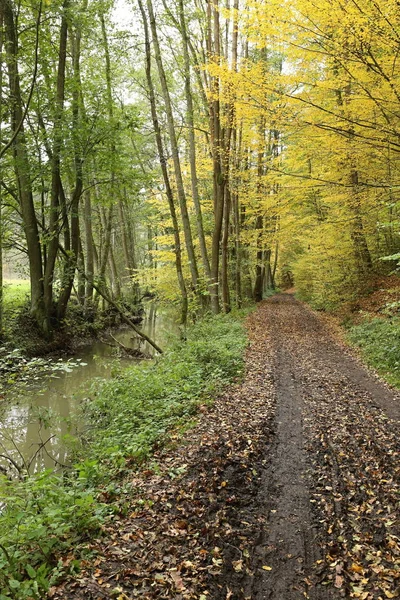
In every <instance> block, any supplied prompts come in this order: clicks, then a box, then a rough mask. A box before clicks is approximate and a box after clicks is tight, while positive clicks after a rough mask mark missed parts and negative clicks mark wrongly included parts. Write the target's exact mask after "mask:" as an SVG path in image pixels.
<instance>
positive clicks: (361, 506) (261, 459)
mask: <svg viewBox="0 0 400 600" xmlns="http://www.w3.org/2000/svg"><path fill="white" fill-rule="evenodd" d="M247 326H248V330H249V335H250V341H251V345H250V347H249V349H248V351H247V355H246V375H245V378H244V381H243V382H242V383H240V384H238V385H236V386H232V387H231V388H229V390H227V392H226V393H225V394H224V395H223V396H222V397H220V398H218V399H217V400H216V402H215V403H214V405H213V407H212V408H208V407H204V408H203V410H202V414H201V417H200V419H199V422H198V424H197V425H196V427H195V428H193V429H192V430H190V431H188V432H186V434H185V436H184V438H183V439H182V438H180V437H179V435H178V434H177V440H176V447H173V446H171V447H170V448H169V449H167V450H160V451H159V452H158V453H156V456H155V461H156V462H157V465H155V464H153V465H149V467H148V468H147V469H146V470H145V471H142V472H141V473H139V474H135V475H134V476H132V478H131V484H132V499H131V506H130V510H129V514H128V516H122V515H120V516H117V517H116V518H115V519H114V520H113V521H112V523H110V524H109V525H108V526H107V528H106V531H105V532H104V536H103V537H101V538H99V539H98V540H94V541H93V543H92V545H91V550H93V551H94V552H96V558H95V559H94V560H93V561H92V562H90V561H87V562H86V563H84V564H83V569H82V571H81V573H80V574H79V576H78V577H77V578H75V579H74V580H72V581H69V582H66V583H64V584H63V585H62V586H61V587H59V588H57V589H56V588H52V590H51V591H50V596H51V597H53V598H56V599H59V600H61V599H63V600H67V599H68V600H72V599H89V600H90V599H106V598H120V599H122V600H126V599H133V598H144V599H153V598H174V599H177V600H181V599H182V600H183V599H197V600H229V599H231V600H245V599H252V600H261V599H270V600H300V599H303V598H310V599H312V600H334V599H336V598H361V599H362V600H375V599H376V600H378V599H382V600H383V599H385V598H396V597H398V596H399V593H400V592H399V561H400V548H399V538H400V524H399V518H400V516H399V475H400V460H399V459H400V435H399V418H400V400H399V394H398V393H397V392H395V391H393V390H392V389H390V388H389V387H388V386H386V385H385V384H384V383H382V382H381V381H380V380H379V379H378V378H377V377H376V376H375V375H374V374H371V373H370V372H368V371H367V370H366V368H365V367H363V366H362V365H360V363H359V362H358V361H357V359H355V358H353V357H352V356H351V354H350V351H349V350H348V349H347V348H346V347H345V346H344V345H343V344H342V343H341V342H339V341H338V340H336V339H334V337H333V336H332V333H331V332H330V331H329V330H328V328H327V327H326V326H325V325H324V323H323V322H322V320H320V319H319V317H318V316H317V315H315V314H314V313H313V312H312V311H310V310H309V309H308V308H306V307H304V306H303V305H302V304H301V303H299V302H297V301H296V300H295V299H294V298H293V297H292V296H290V295H287V294H280V295H277V296H274V297H273V298H271V299H270V300H268V301H266V302H263V303H261V304H260V306H259V307H258V309H257V310H256V311H255V312H254V313H253V314H252V315H251V316H250V317H249V319H248V322H247ZM172 437H174V436H172ZM143 500H144V501H145V502H144V504H143ZM72 558H73V557H72V556H71V557H67V558H66V559H65V560H66V561H68V560H72Z"/></svg>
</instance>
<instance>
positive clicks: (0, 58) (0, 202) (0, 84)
mask: <svg viewBox="0 0 400 600" xmlns="http://www.w3.org/2000/svg"><path fill="white" fill-rule="evenodd" d="M3 27H4V23H3V11H0V148H1V147H2V145H3V128H2V126H3V118H4V115H3V69H2V67H1V65H2V64H3ZM2 164H3V163H2V161H1V158H0V338H1V337H2V336H3V193H2V192H3V186H2V181H3V168H2Z"/></svg>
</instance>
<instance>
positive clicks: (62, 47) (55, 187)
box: [44, 0, 69, 315]
mask: <svg viewBox="0 0 400 600" xmlns="http://www.w3.org/2000/svg"><path fill="white" fill-rule="evenodd" d="M68 3H69V0H64V3H63V14H62V18H61V29H60V41H59V49H58V69H57V89H56V106H55V116H54V124H53V131H54V145H53V149H52V166H51V170H52V178H51V201H50V221H49V236H50V239H49V242H48V245H47V257H46V270H45V272H44V302H45V306H46V311H47V313H48V314H49V315H52V313H53V279H54V269H55V264H56V259H57V253H58V245H59V230H60V181H61V172H60V169H61V146H62V139H63V134H62V118H63V111H64V96H65V67H66V59H67V37H68V22H67V16H66V10H67V7H68Z"/></svg>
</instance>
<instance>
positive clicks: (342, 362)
mask: <svg viewBox="0 0 400 600" xmlns="http://www.w3.org/2000/svg"><path fill="white" fill-rule="evenodd" d="M259 310H260V312H261V313H262V315H263V318H264V319H265V321H266V325H267V336H268V338H269V339H270V341H271V343H272V345H273V348H274V352H275V365H274V370H273V372H274V382H275V394H276V405H277V408H276V411H277V412H276V423H277V427H276V438H275V441H274V443H273V445H272V446H271V449H270V462H269V466H268V468H267V469H266V471H265V473H264V475H263V485H262V486H261V488H260V491H259V498H258V502H259V506H260V510H264V511H265V512H266V513H267V515H268V518H267V522H266V523H265V526H264V529H263V532H262V534H261V537H260V539H259V541H258V543H257V545H256V547H255V551H254V563H255V565H256V567H258V568H255V570H254V575H253V577H251V579H250V581H249V583H248V585H247V588H246V596H245V597H246V598H251V599H253V600H261V599H271V600H278V599H279V600H297V599H300V598H304V597H306V598H311V599H316V600H320V599H321V600H324V599H329V598H339V597H344V598H363V599H367V600H372V599H375V598H382V597H389V598H391V597H397V594H398V591H399V590H398V588H397V585H398V583H399V572H400V571H399V544H398V540H399V523H398V519H399V496H398V494H399V456H400V454H399V435H398V422H397V421H396V418H397V419H398V416H399V408H400V403H399V394H398V393H397V392H393V390H391V389H390V388H388V387H387V386H386V385H385V384H383V383H382V382H381V381H379V380H378V379H377V378H375V377H374V376H373V375H372V374H370V373H369V372H368V371H367V369H365V368H364V367H362V366H361V365H359V364H358V362H357V360H355V359H354V358H353V357H352V356H350V355H349V354H348V351H347V350H346V349H344V348H343V347H341V346H340V345H339V344H338V343H337V342H336V341H335V340H334V339H333V337H332V336H331V334H330V333H329V332H328V331H327V329H326V328H325V326H324V325H323V323H322V322H321V321H320V320H319V319H318V317H317V316H316V315H315V314H314V313H312V311H310V310H309V309H308V308H306V307H304V306H303V305H302V304H301V303H299V302H297V301H296V300H295V299H294V298H293V297H291V296H288V295H277V296H275V297H273V298H272V299H270V300H269V301H268V302H266V303H264V305H263V306H262V307H260V309H259ZM296 561H297V563H298V564H296ZM263 565H266V566H267V567H268V568H269V567H271V570H270V571H269V570H268V571H266V572H265V573H263V572H262V566H263ZM396 573H397V576H396ZM239 597H240V596H238V598H239Z"/></svg>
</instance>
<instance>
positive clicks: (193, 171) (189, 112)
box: [179, 0, 212, 294]
mask: <svg viewBox="0 0 400 600" xmlns="http://www.w3.org/2000/svg"><path fill="white" fill-rule="evenodd" d="M179 17H180V29H181V33H182V46H183V58H184V77H185V96H186V121H187V125H188V137H189V162H190V175H191V184H192V197H193V203H194V206H195V210H196V220H197V234H198V236H199V245H200V252H201V258H202V263H203V268H204V273H205V277H206V283H207V287H208V288H209V291H210V294H211V291H212V288H211V287H210V285H211V269H210V261H209V258H208V251H207V246H206V240H205V235H204V227H203V216H202V211H201V204H200V197H199V185H198V179H197V167H196V141H195V135H194V108H193V97H192V89H191V83H190V59H189V50H188V34H187V29H186V20H185V10H184V4H183V0H179Z"/></svg>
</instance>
